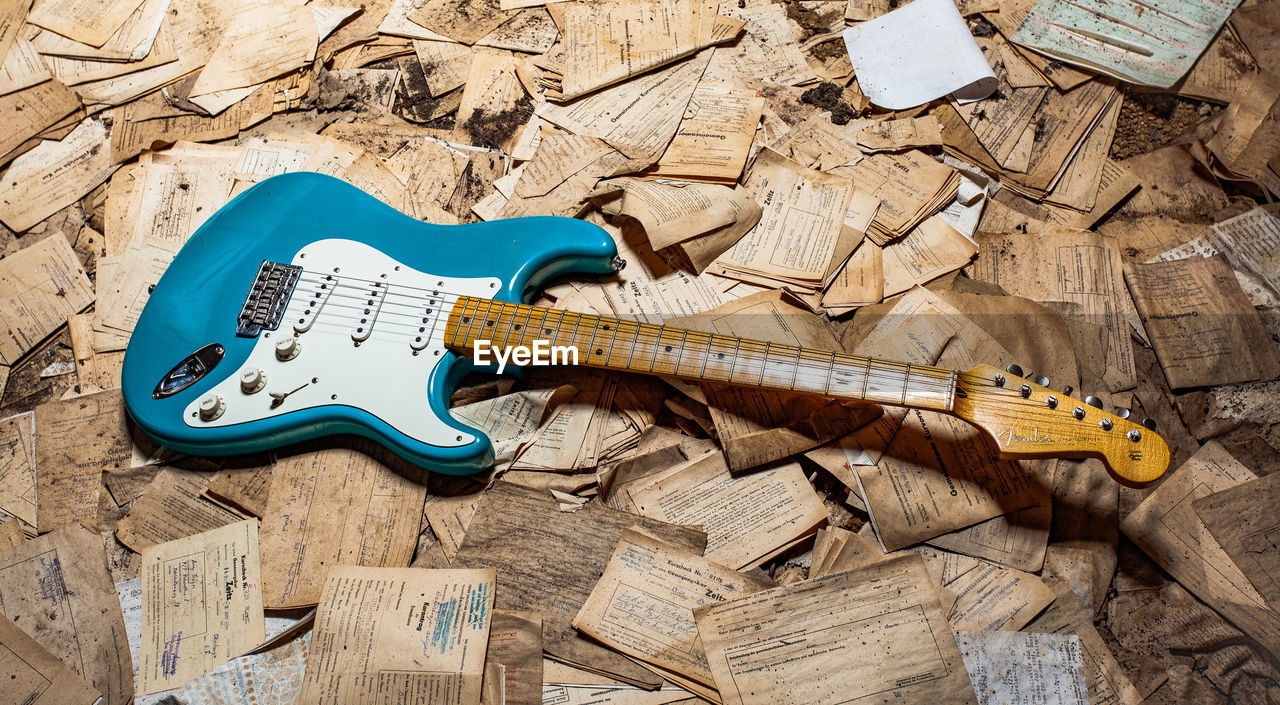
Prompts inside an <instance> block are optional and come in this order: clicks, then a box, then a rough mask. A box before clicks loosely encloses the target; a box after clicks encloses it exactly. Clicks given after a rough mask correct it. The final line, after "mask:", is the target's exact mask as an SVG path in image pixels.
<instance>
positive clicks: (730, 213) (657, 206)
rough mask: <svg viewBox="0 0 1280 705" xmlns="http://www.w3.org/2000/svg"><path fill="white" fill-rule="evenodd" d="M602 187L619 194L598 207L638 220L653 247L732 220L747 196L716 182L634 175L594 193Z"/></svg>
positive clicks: (663, 245) (714, 228)
mask: <svg viewBox="0 0 1280 705" xmlns="http://www.w3.org/2000/svg"><path fill="white" fill-rule="evenodd" d="M601 189H609V190H612V191H621V194H622V195H621V197H617V198H612V199H609V200H606V201H605V202H604V203H602V204H601V206H600V208H601V210H603V211H604V212H605V213H608V214H610V215H625V216H627V217H629V218H634V219H635V220H638V221H640V224H641V225H643V226H644V230H645V234H646V235H647V236H648V238H649V245H650V247H652V248H653V249H655V250H660V249H662V248H664V247H671V246H672V245H675V244H678V243H680V242H682V241H684V240H688V239H691V238H694V237H697V236H699V235H702V234H704V233H707V232H709V231H711V230H716V229H719V228H722V227H724V226H726V225H729V224H731V223H733V222H735V221H736V220H737V218H738V214H739V213H740V212H741V211H742V208H743V204H741V201H742V200H746V199H749V198H750V197H749V196H746V194H745V192H738V191H736V190H735V189H731V188H729V187H726V186H720V185H718V184H666V183H659V182H654V181H642V180H640V179H633V178H621V179H612V180H609V181H606V182H602V183H601V184H600V186H599V187H597V192H598V191H599V190H601ZM739 193H742V195H741V196H738V194H739Z"/></svg>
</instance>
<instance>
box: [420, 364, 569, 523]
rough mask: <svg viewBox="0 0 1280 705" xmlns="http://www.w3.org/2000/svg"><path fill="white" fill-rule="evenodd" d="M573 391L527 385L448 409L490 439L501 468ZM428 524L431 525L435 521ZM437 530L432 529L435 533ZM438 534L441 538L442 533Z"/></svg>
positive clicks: (495, 460)
mask: <svg viewBox="0 0 1280 705" xmlns="http://www.w3.org/2000/svg"><path fill="white" fill-rule="evenodd" d="M577 392H578V390H577V389H576V388H574V387H573V386H571V385H564V386H561V387H557V388H554V389H537V390H532V389H531V390H527V391H523V392H516V393H515V394H504V395H502V396H500V397H494V398H493V399H486V400H484V401H480V402H476V403H474V404H467V405H465V406H459V407H455V408H453V409H450V410H449V413H450V414H451V415H452V416H453V417H454V418H457V419H459V420H461V421H462V422H463V423H466V424H467V425H469V426H472V427H474V428H477V429H479V430H481V431H483V432H484V434H485V435H486V436H488V437H489V440H490V442H492V443H493V451H494V460H493V467H494V469H496V470H505V469H506V468H508V467H510V465H511V462H512V461H513V460H514V459H515V457H516V455H517V454H518V453H520V451H521V450H523V449H524V448H525V447H527V445H528V444H529V443H530V442H531V441H532V440H533V438H534V436H535V434H536V433H537V431H538V429H539V427H540V426H541V423H542V421H543V420H544V419H545V418H546V417H547V414H548V412H549V411H550V410H551V409H554V408H556V407H558V406H559V405H560V404H561V403H563V402H565V401H568V400H570V399H572V398H574V397H576V395H577ZM428 516H429V515H428ZM432 526H433V528H434V526H435V525H434V524H433V525H432ZM439 533H440V532H439V531H437V532H436V534H437V535H439ZM440 538H441V540H442V541H443V540H445V537H443V536H441V537H440ZM459 538H461V535H459Z"/></svg>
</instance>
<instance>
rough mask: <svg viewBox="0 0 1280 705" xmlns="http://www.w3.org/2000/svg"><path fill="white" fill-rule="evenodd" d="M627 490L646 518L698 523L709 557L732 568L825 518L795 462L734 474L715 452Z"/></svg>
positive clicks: (759, 558) (746, 563)
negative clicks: (669, 473)
mask: <svg viewBox="0 0 1280 705" xmlns="http://www.w3.org/2000/svg"><path fill="white" fill-rule="evenodd" d="M628 491H629V493H630V495H631V500H632V502H634V503H635V505H636V508H637V510H638V511H639V513H640V514H642V515H644V516H647V517H652V518H654V519H661V520H662V521H666V522H669V523H672V524H691V525H697V526H702V527H703V528H704V529H705V530H706V531H707V550H706V553H705V555H706V557H707V559H708V560H711V561H714V562H716V563H720V564H722V565H726V566H729V567H731V568H735V569H738V568H745V567H749V566H752V565H755V564H758V563H760V562H762V561H763V560H765V559H766V558H768V557H770V556H772V555H774V554H775V553H777V551H778V549H780V548H781V547H783V546H786V545H788V544H790V543H792V542H793V541H795V540H796V539H798V538H800V537H802V536H806V535H808V534H811V533H813V532H814V531H816V530H817V529H818V527H819V526H821V525H822V524H823V523H825V522H826V520H827V511H826V508H825V507H824V506H823V504H822V499H821V497H819V496H818V494H817V492H815V491H814V489H813V486H812V485H810V484H809V481H808V480H807V479H805V476H804V472H803V471H802V470H801V469H800V466H799V465H798V464H795V463H791V464H788V465H782V466H780V467H777V468H770V469H768V470H761V471H759V472H753V473H749V474H746V475H740V476H738V477H734V476H733V475H731V474H730V473H729V467H728V466H727V465H726V464H725V460H724V457H723V456H722V455H720V454H713V455H708V456H706V457H704V458H703V459H701V460H698V461H695V462H693V463H691V464H690V465H687V466H685V467H684V468H682V469H680V470H679V471H678V472H676V473H675V474H672V475H668V476H665V477H660V478H659V479H657V480H655V481H654V482H652V483H649V484H647V485H643V486H638V487H632V488H630V489H629V490H628Z"/></svg>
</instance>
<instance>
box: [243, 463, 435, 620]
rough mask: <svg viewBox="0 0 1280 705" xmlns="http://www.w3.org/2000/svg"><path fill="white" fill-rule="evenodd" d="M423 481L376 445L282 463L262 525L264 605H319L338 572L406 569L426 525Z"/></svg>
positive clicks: (277, 468)
mask: <svg viewBox="0 0 1280 705" xmlns="http://www.w3.org/2000/svg"><path fill="white" fill-rule="evenodd" d="M423 477H424V475H423V471H421V470H418V469H417V468H413V467H412V466H409V465H408V463H404V462H403V461H400V460H398V459H393V458H392V457H391V456H390V454H389V452H387V451H385V450H382V449H379V448H375V447H374V446H373V445H372V444H370V443H357V444H356V446H355V447H353V448H330V449H325V450H319V451H315V452H310V453H300V454H298V455H293V456H289V457H286V458H281V459H280V460H278V461H277V462H276V465H275V471H274V472H273V473H272V477H271V490H270V494H269V497H268V500H267V509H266V512H265V513H264V514H263V523H262V554H263V556H264V557H265V558H266V560H264V561H263V573H262V582H263V585H262V595H263V601H264V603H265V604H266V605H267V606H268V607H270V608H284V607H302V606H307V605H314V604H316V602H317V601H318V600H319V599H320V592H321V590H322V589H323V587H324V580H325V573H326V571H327V570H328V569H329V568H330V567H332V566H338V565H372V566H397V565H408V563H409V559H410V558H411V557H412V556H413V549H414V546H415V545H416V542H417V539H418V529H419V528H420V527H421V526H422V506H423V503H424V502H425V501H426V491H427V490H426V483H425V481H423Z"/></svg>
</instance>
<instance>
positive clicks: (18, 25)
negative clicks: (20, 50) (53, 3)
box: [0, 0, 31, 58]
mask: <svg viewBox="0 0 1280 705" xmlns="http://www.w3.org/2000/svg"><path fill="white" fill-rule="evenodd" d="M30 9H31V3H30V2H29V0H4V2H3V3H0V58H3V57H4V56H7V55H8V54H9V49H11V48H12V47H13V44H14V42H16V41H17V40H18V36H19V33H20V32H21V30H22V25H23V22H24V21H25V20H26V18H27V11H28V10H30Z"/></svg>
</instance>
